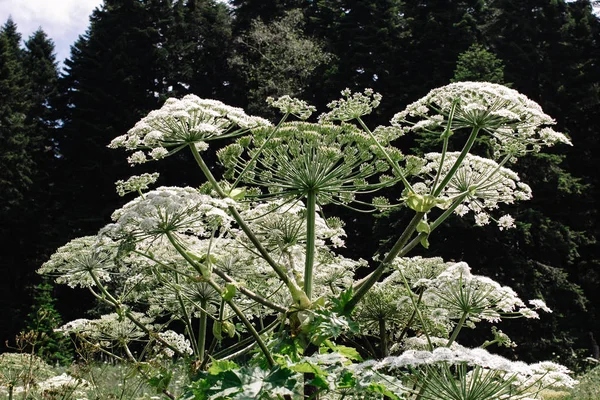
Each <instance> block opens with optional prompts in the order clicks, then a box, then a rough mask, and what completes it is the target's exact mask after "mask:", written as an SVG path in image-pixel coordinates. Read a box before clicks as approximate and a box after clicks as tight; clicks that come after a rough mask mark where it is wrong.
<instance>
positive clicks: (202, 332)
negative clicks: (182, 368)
mask: <svg viewBox="0 0 600 400" xmlns="http://www.w3.org/2000/svg"><path fill="white" fill-rule="evenodd" d="M207 305H208V301H207V300H206V299H205V298H203V299H201V300H200V324H199V325H198V356H199V357H200V360H199V361H200V362H202V361H204V356H205V354H204V351H205V348H206V322H207V319H208V317H207V314H206V306H207Z"/></svg>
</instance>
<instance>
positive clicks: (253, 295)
mask: <svg viewBox="0 0 600 400" xmlns="http://www.w3.org/2000/svg"><path fill="white" fill-rule="evenodd" d="M213 272H214V273H215V275H217V276H218V277H219V278H221V279H223V280H224V281H225V282H229V283H236V281H235V279H233V278H232V277H230V276H229V275H227V274H226V273H225V272H223V271H219V270H218V269H217V268H214V269H213ZM237 290H239V291H240V292H241V293H242V294H244V295H246V296H247V297H249V298H251V299H252V300H254V301H256V302H257V303H260V304H262V305H263V306H267V307H269V308H270V309H272V310H274V311H278V312H282V313H284V312H287V309H286V308H285V307H283V306H280V305H279V304H276V303H273V302H272V301H270V300H269V299H266V298H264V297H262V296H261V295H258V294H256V293H254V292H253V291H251V290H249V289H246V288H245V287H243V286H237Z"/></svg>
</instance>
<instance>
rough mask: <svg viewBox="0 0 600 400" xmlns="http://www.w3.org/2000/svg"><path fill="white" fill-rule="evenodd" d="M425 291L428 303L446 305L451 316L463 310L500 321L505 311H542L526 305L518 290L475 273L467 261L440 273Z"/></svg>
mask: <svg viewBox="0 0 600 400" xmlns="http://www.w3.org/2000/svg"><path fill="white" fill-rule="evenodd" d="M425 294H426V295H425V296H424V298H425V303H426V304H427V306H428V307H430V308H433V309H435V308H442V309H445V310H447V313H448V317H449V318H451V319H455V320H456V319H459V318H460V317H461V316H462V315H463V314H464V315H466V316H467V318H468V320H469V321H472V322H479V321H480V320H482V319H483V320H486V321H489V322H499V321H500V319H501V317H502V315H521V316H523V317H525V318H538V314H537V313H536V312H535V311H533V310H531V309H529V308H528V307H526V306H525V304H524V303H523V301H522V300H521V299H519V297H518V296H517V294H516V293H515V292H514V290H512V289H511V288H510V287H508V286H501V285H500V284H498V282H496V281H494V280H492V279H490V278H488V277H486V276H481V275H473V274H471V270H470V268H469V266H468V265H467V264H466V263H465V262H460V263H456V264H453V265H451V266H450V267H449V268H447V269H446V270H445V271H444V272H442V273H441V274H440V275H438V276H437V277H436V278H435V279H433V280H432V281H431V283H430V285H429V287H428V289H427V290H426V292H425ZM538 302H541V300H538Z"/></svg>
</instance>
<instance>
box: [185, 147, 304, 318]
mask: <svg viewBox="0 0 600 400" xmlns="http://www.w3.org/2000/svg"><path fill="white" fill-rule="evenodd" d="M190 149H191V151H192V154H193V155H194V159H195V160H196V162H197V163H198V166H199V167H200V169H201V170H202V172H203V173H204V175H205V176H206V179H208V181H209V182H210V184H211V185H212V187H213V189H214V190H215V191H216V192H217V194H218V195H219V196H220V197H221V198H226V197H227V194H225V192H224V191H223V189H221V186H220V185H219V183H218V182H217V180H216V179H215V177H214V176H213V174H212V172H210V169H209V168H208V166H207V165H206V163H205V162H204V160H203V159H202V157H201V156H200V153H198V149H196V147H195V146H194V145H193V144H192V145H190ZM228 209H229V212H230V213H231V215H232V216H233V218H234V219H235V221H236V222H237V224H238V225H239V226H240V228H241V229H242V231H243V232H244V234H246V236H247V237H248V239H249V240H250V241H251V242H252V244H253V245H254V247H255V248H256V250H257V251H258V252H259V253H260V255H261V256H262V258H263V259H264V260H265V261H266V262H267V263H268V264H269V265H270V266H271V268H273V270H274V271H275V273H276V274H277V276H278V277H279V279H281V281H282V282H283V283H285V285H286V286H287V287H288V289H289V290H290V294H291V296H292V298H293V299H294V301H295V303H296V305H297V306H298V307H299V308H308V307H310V300H308V298H307V297H306V295H305V293H304V291H303V290H302V289H301V288H300V287H299V286H298V285H297V284H296V282H294V281H293V280H292V279H290V278H289V277H288V276H287V274H286V272H285V271H284V269H283V268H281V266H280V265H279V264H277V263H276V262H275V260H273V258H272V257H271V255H270V254H269V252H268V251H267V250H266V249H265V248H264V247H263V245H262V243H260V241H259V240H258V238H257V237H256V235H255V234H254V232H252V230H251V229H250V227H248V225H247V224H246V222H245V221H244V219H243V218H242V216H241V215H240V213H239V212H238V211H237V210H236V208H235V207H233V206H229V208H228Z"/></svg>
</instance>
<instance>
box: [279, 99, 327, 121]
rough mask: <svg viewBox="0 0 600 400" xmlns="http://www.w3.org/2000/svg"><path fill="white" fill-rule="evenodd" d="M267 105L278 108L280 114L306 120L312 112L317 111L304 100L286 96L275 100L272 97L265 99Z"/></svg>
mask: <svg viewBox="0 0 600 400" xmlns="http://www.w3.org/2000/svg"><path fill="white" fill-rule="evenodd" d="M267 104H269V105H270V106H271V107H275V108H278V109H279V111H280V112H281V113H282V114H290V115H293V116H295V117H297V118H300V119H304V120H305V119H308V118H309V117H310V116H311V115H312V113H313V112H315V111H317V109H316V108H315V107H314V106H311V105H309V104H308V103H307V102H305V101H304V100H300V99H296V98H294V97H290V96H288V95H285V96H282V97H280V98H278V99H277V100H275V99H274V98H273V97H268V98H267Z"/></svg>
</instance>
